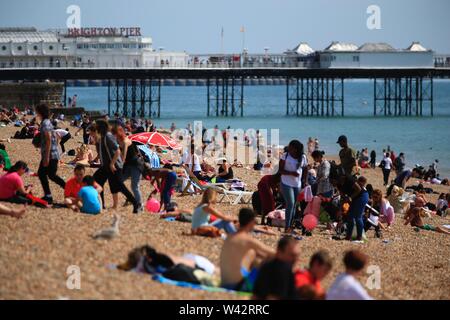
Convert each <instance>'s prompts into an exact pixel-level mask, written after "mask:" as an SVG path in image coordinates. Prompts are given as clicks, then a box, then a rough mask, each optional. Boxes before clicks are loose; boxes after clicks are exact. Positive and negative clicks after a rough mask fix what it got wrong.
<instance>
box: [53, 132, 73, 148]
mask: <svg viewBox="0 0 450 320" xmlns="http://www.w3.org/2000/svg"><path fill="white" fill-rule="evenodd" d="M53 132H54V134H55V136H56V137H57V139H58V141H59V145H60V146H61V151H62V153H65V152H66V148H65V147H64V144H65V143H66V142H67V141H68V140H69V139H70V138H72V136H71V134H70V132H69V130H68V129H66V130H64V129H55V130H53Z"/></svg>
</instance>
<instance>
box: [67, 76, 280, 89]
mask: <svg viewBox="0 0 450 320" xmlns="http://www.w3.org/2000/svg"><path fill="white" fill-rule="evenodd" d="M230 81H231V80H230ZM113 83H114V82H111V84H113ZM120 83H121V81H120ZM206 83H207V80H206V79H161V85H162V86H169V87H171V86H178V87H189V86H199V87H201V86H206ZM230 83H231V82H230ZM240 84H241V80H240V79H235V85H240ZM244 85H246V86H258V85H260V86H267V85H269V86H270V85H274V86H278V85H286V79H285V78H281V77H271V78H246V79H244ZM67 86H69V87H106V86H108V80H67Z"/></svg>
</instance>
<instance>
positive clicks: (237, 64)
mask: <svg viewBox="0 0 450 320" xmlns="http://www.w3.org/2000/svg"><path fill="white" fill-rule="evenodd" d="M317 67H319V63H318V62H316V61H315V60H313V59H311V58H308V59H302V60H300V59H299V58H298V57H297V56H287V55H282V54H279V55H264V54H261V55H259V54H252V55H246V56H242V55H231V54H228V55H209V56H208V55H191V56H189V57H188V58H187V59H186V60H184V61H183V60H177V61H168V60H161V61H155V62H152V63H144V64H141V63H139V62H138V61H136V60H135V61H130V62H129V63H121V62H116V63H114V62H110V63H102V64H101V65H99V64H97V63H95V62H93V61H87V62H80V61H77V60H75V58H74V57H67V58H66V59H64V58H62V59H53V60H46V61H43V59H40V60H38V59H35V60H29V61H23V60H22V59H10V60H7V59H5V58H3V60H2V59H1V57H0V69H5V68H8V69H14V68H18V69H23V68H27V69H29V68H31V69H33V68H34V69H42V68H45V69H47V68H50V69H53V68H60V69H64V68H71V69H72V68H76V69H89V68H101V69H161V68H162V69H209V68H211V69H238V68H317Z"/></svg>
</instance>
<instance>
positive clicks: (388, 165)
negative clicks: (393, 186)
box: [381, 152, 392, 186]
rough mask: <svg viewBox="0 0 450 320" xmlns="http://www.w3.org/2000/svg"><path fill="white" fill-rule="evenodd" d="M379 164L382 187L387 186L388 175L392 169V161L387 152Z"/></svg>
mask: <svg viewBox="0 0 450 320" xmlns="http://www.w3.org/2000/svg"><path fill="white" fill-rule="evenodd" d="M381 162H382V166H381V169H382V170H383V180H384V185H385V186H387V185H388V184H389V175H390V174H391V169H392V160H391V157H390V155H389V152H386V154H385V155H384V158H383V160H382V161H381Z"/></svg>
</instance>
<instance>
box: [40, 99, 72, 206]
mask: <svg viewBox="0 0 450 320" xmlns="http://www.w3.org/2000/svg"><path fill="white" fill-rule="evenodd" d="M36 114H37V116H38V117H39V118H40V119H41V125H40V127H39V132H40V135H41V136H40V138H41V162H40V164H39V169H38V176H39V180H40V182H41V185H42V189H44V197H43V198H42V200H44V201H47V202H48V204H52V203H53V197H52V193H51V191H50V185H49V182H48V179H50V180H52V181H53V182H55V183H56V184H57V185H59V186H60V187H61V188H63V189H64V187H65V185H66V183H65V182H64V180H63V179H62V178H61V177H59V176H58V175H57V171H58V162H59V159H60V155H59V151H58V143H57V141H56V136H55V134H54V133H53V129H54V128H53V125H52V122H51V121H50V109H49V108H48V106H47V105H46V104H40V105H38V106H37V107H36Z"/></svg>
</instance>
